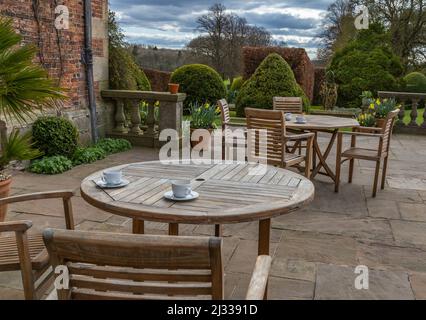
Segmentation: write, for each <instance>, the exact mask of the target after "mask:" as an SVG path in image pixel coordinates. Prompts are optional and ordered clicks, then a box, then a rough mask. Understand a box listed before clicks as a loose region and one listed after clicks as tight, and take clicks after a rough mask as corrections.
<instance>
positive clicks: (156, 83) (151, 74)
mask: <svg viewBox="0 0 426 320" xmlns="http://www.w3.org/2000/svg"><path fill="white" fill-rule="evenodd" d="M143 72H144V73H145V75H146V77H147V78H148V80H149V82H150V83H151V89H152V91H158V92H167V91H169V88H168V84H169V82H170V77H171V76H172V73H171V72H165V71H160V70H155V69H147V68H144V69H143Z"/></svg>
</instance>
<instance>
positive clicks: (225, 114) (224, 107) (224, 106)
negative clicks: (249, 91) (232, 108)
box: [217, 99, 231, 125]
mask: <svg viewBox="0 0 426 320" xmlns="http://www.w3.org/2000/svg"><path fill="white" fill-rule="evenodd" d="M217 104H218V106H219V108H220V111H221V112H220V114H221V118H222V124H223V125H226V124H229V123H230V122H231V116H230V114H229V105H228V102H227V101H226V100H225V99H221V100H219V101H218V102H217Z"/></svg>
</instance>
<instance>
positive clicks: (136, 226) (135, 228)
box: [132, 219, 145, 234]
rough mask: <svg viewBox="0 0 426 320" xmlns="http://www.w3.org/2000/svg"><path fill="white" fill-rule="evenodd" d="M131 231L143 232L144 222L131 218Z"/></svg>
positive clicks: (135, 232)
mask: <svg viewBox="0 0 426 320" xmlns="http://www.w3.org/2000/svg"><path fill="white" fill-rule="evenodd" d="M132 229H133V233H134V234H144V233H145V222H144V221H143V220H139V219H133V228H132Z"/></svg>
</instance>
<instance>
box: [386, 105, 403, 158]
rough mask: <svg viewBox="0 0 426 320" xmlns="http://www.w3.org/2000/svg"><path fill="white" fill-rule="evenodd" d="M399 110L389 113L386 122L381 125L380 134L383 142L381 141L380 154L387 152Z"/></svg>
mask: <svg viewBox="0 0 426 320" xmlns="http://www.w3.org/2000/svg"><path fill="white" fill-rule="evenodd" d="M399 111H400V110H399V109H397V110H394V111H391V112H389V114H388V116H387V117H386V121H385V122H384V124H383V127H382V134H383V140H382V152H388V151H389V145H390V140H391V137H392V131H393V127H394V124H395V120H396V117H397V116H398V114H399Z"/></svg>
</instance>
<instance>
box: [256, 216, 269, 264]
mask: <svg viewBox="0 0 426 320" xmlns="http://www.w3.org/2000/svg"><path fill="white" fill-rule="evenodd" d="M270 236H271V219H266V220H260V221H259V246H258V250H257V251H258V255H259V256H261V255H268V256H269V239H270Z"/></svg>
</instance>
